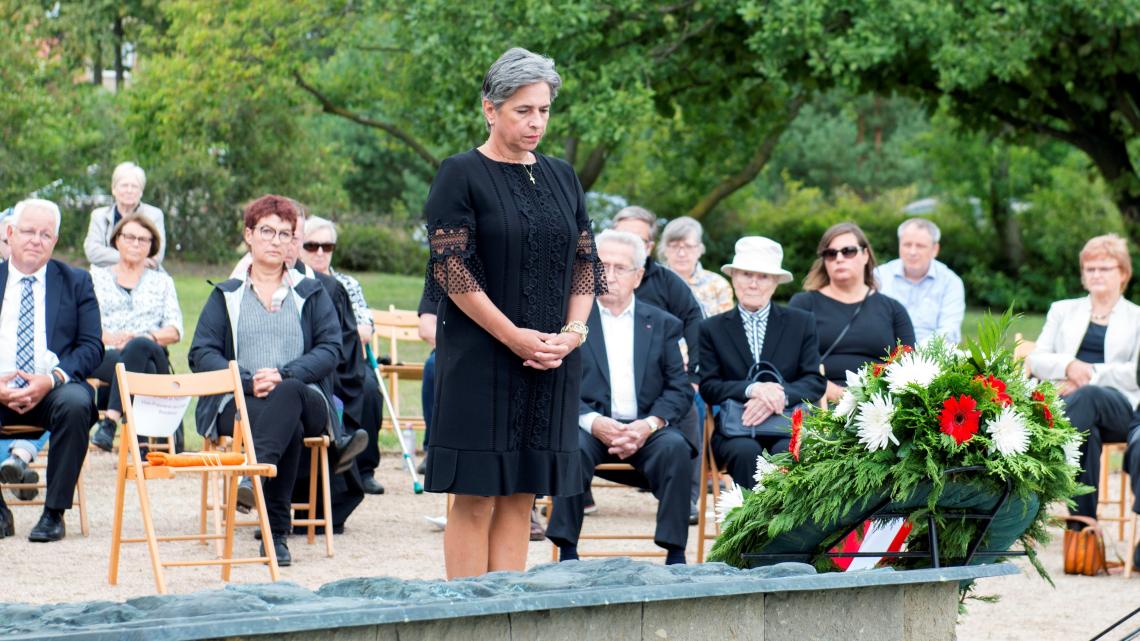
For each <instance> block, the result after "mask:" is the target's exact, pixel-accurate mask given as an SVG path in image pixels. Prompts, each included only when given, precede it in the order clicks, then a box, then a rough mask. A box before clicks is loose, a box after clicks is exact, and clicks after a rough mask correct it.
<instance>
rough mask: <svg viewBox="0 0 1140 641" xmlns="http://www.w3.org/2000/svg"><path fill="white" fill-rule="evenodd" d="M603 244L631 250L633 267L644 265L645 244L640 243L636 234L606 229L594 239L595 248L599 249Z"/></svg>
mask: <svg viewBox="0 0 1140 641" xmlns="http://www.w3.org/2000/svg"><path fill="white" fill-rule="evenodd" d="M603 243H618V244H619V245H625V246H627V247H629V248H631V249H633V266H634V267H641V266H643V265H645V257H646V255H647V254H646V251H645V243H643V242H641V239H640V238H638V237H637V234H631V233H629V232H627V231H615V230H613V229H607V230H605V231H603V232H602V233H600V234H598V237H597V238H595V239H594V244H595V246H597V247H601V246H602V244H603Z"/></svg>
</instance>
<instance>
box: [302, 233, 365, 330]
mask: <svg viewBox="0 0 1140 641" xmlns="http://www.w3.org/2000/svg"><path fill="white" fill-rule="evenodd" d="M336 238H337V235H336V225H334V224H333V222H332V221H331V220H328V219H326V218H321V217H320V216H310V217H308V218H307V219H305V239H304V242H303V243H301V251H302V252H303V255H302V256H301V260H302V262H304V263H305V264H306V265H308V266H309V267H312V268H313V271H315V272H318V273H321V274H327V275H329V276H332V277H334V278H336V279H337V280H339V281H340V284H341V285H344V288H345V290H347V291H348V298H349V300H350V301H351V302H352V313H353V315H354V316H356V329H357V331H358V332H360V340H361V342H362V343H364V344H365V345H367V344H368V342H369V341H371V340H372V333H373V332H374V331H375V330H376V326H375V325H373V324H372V310H370V309H369V308H368V302H367V301H366V300H364V290H363V289H362V288H361V287H360V281H358V280H356V279H355V278H353V277H352V276H349V275H348V274H342V273H340V272H338V271H336V270H334V269H333V268H332V253H333V250H334V249H336Z"/></svg>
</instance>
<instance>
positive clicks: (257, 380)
mask: <svg viewBox="0 0 1140 641" xmlns="http://www.w3.org/2000/svg"><path fill="white" fill-rule="evenodd" d="M280 384H281V372H279V371H277V368H276V367H263V368H261V369H259V370H257V371H256V372H254V373H253V395H254V396H256V397H257V398H265V397H266V396H269V393H270V392H272V391H273V390H274V389H276V388H277V386H278V385H280Z"/></svg>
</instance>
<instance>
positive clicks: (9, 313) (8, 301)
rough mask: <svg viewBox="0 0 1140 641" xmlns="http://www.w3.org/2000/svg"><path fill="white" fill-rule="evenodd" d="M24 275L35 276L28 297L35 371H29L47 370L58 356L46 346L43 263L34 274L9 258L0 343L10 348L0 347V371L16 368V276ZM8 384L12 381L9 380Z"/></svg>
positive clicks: (0, 314) (18, 284) (19, 287)
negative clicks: (31, 310)
mask: <svg viewBox="0 0 1140 641" xmlns="http://www.w3.org/2000/svg"><path fill="white" fill-rule="evenodd" d="M28 275H31V276H35V277H36V282H34V283H32V300H33V302H34V303H35V324H34V329H33V339H32V344H33V353H34V358H35V370H36V371H35V372H32V373H33V374H49V373H51V370H52V368H54V367H55V366H56V365H58V364H59V358H57V357H56V355H55V354H53V353H51V352H49V351H48V348H47V311H46V303H45V299H46V297H47V286H46V283H45V277H46V275H47V265H44V266H43V267H41V268H39V270H38V271H37V272H36V273H34V274H24V273H22V272H21V271H20V270H18V269H16V266H15V265H13V264H12V263H11V261H9V262H8V283H7V285H6V286H5V288H4V303H3V307H2V308H0V345H10V346H11V349H0V373H4V374H7V373H9V372H14V371H16V334H17V332H18V331H19V327H20V296H21V295H22V293H23V291H24V285H23V284H22V283H21V282H20V279H21V278H23V277H24V276H28ZM9 386H14V385H13V384H12V383H10V384H9Z"/></svg>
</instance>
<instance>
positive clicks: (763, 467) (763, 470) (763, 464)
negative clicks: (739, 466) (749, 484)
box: [752, 454, 779, 492]
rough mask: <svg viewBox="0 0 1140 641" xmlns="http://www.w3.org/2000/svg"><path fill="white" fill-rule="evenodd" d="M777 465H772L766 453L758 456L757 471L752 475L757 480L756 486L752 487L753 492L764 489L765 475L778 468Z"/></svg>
mask: <svg viewBox="0 0 1140 641" xmlns="http://www.w3.org/2000/svg"><path fill="white" fill-rule="evenodd" d="M778 469H779V468H777V467H776V466H775V465H772V463H771V462H769V461H768V459H766V458H764V455H763V454H761V455H760V456H757V457H756V473H755V474H753V475H752V480H753V481H756V485H755V487H753V488H752V491H753V492H760V491H763V490H764V477H765V476H767V475H768V474H770V473H772V472H775V471H776V470H778Z"/></svg>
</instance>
